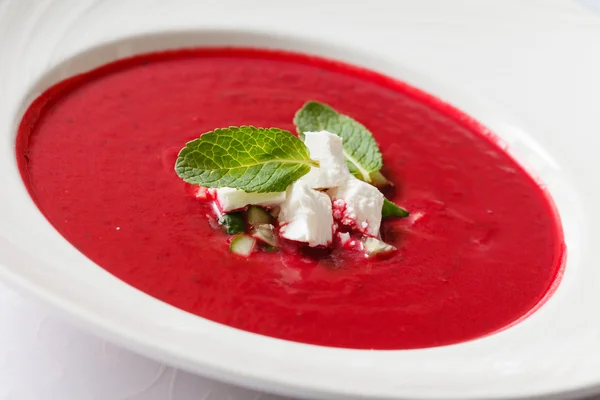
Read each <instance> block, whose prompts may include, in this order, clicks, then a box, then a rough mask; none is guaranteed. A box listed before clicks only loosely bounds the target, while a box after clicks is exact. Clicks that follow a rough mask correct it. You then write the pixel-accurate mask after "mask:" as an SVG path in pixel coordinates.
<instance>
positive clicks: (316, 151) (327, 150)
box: [302, 131, 350, 189]
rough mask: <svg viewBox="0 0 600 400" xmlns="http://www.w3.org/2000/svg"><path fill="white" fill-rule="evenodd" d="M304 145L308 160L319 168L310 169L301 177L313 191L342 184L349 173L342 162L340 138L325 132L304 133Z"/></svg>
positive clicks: (342, 153) (342, 152)
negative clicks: (315, 163) (308, 153)
mask: <svg viewBox="0 0 600 400" xmlns="http://www.w3.org/2000/svg"><path fill="white" fill-rule="evenodd" d="M304 144H305V145H306V147H308V150H309V151H310V158H312V159H313V160H317V161H319V163H320V164H321V166H320V167H319V168H317V167H312V168H311V170H310V172H309V173H308V174H306V175H305V176H303V177H302V179H303V180H304V181H305V182H307V183H308V185H309V186H310V187H311V188H313V189H328V188H332V187H336V186H339V185H341V184H342V183H344V182H345V181H346V180H347V179H348V178H349V177H350V172H349V171H348V167H347V166H346V162H345V161H344V149H343V147H342V138H341V137H339V136H338V135H335V134H333V133H329V132H327V131H320V132H305V133H304Z"/></svg>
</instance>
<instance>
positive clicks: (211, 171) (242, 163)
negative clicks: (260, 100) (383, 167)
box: [175, 126, 319, 193]
mask: <svg viewBox="0 0 600 400" xmlns="http://www.w3.org/2000/svg"><path fill="white" fill-rule="evenodd" d="M318 166H319V163H318V161H314V160H311V158H310V155H309V152H308V148H307V147H306V145H305V144H304V143H303V142H302V141H301V140H300V139H298V138H297V137H296V136H294V135H293V134H292V133H291V132H288V131H284V130H282V129H277V128H268V129H265V128H255V127H253V126H241V127H234V126H232V127H229V128H222V129H215V130H214V131H212V132H207V133H205V134H203V135H202V136H200V138H199V139H195V140H192V141H191V142H189V143H187V144H186V145H185V147H184V148H183V149H181V151H180V152H179V156H178V157H177V161H176V163H175V171H176V172H177V175H179V177H180V178H182V179H183V180H184V181H186V182H188V183H191V184H196V185H201V186H204V187H209V188H219V187H230V188H235V189H241V190H244V191H246V192H261V193H265V192H283V191H284V190H285V189H286V188H287V187H288V186H289V185H290V184H291V183H293V182H295V181H297V180H298V179H300V178H301V177H302V176H304V175H306V174H307V173H308V172H309V171H310V168H311V167H318Z"/></svg>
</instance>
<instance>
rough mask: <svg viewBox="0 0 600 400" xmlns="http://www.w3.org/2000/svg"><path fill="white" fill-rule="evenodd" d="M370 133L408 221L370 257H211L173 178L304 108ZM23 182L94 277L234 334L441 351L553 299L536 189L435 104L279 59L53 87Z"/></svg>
mask: <svg viewBox="0 0 600 400" xmlns="http://www.w3.org/2000/svg"><path fill="white" fill-rule="evenodd" d="M310 99H315V100H318V101H322V102H325V103H328V104H330V105H331V106H333V107H335V108H336V109H337V110H339V111H340V112H343V113H345V114H347V115H351V116H352V117H353V118H354V119H356V120H358V121H360V122H361V123H362V124H364V125H365V126H366V127H368V128H369V130H370V131H371V132H372V133H373V135H374V137H375V139H376V140H377V143H378V144H379V147H380V149H381V152H382V154H383V160H384V169H383V173H384V174H385V176H386V177H388V178H389V179H390V180H391V181H393V182H394V183H395V186H394V188H393V189H392V190H388V191H387V192H386V193H385V194H386V196H388V198H389V199H390V200H393V201H394V202H396V203H398V204H400V205H402V206H403V207H405V208H406V209H408V210H409V211H410V212H411V216H410V217H409V218H405V219H395V220H394V219H391V220H386V221H384V222H383V224H382V228H381V232H382V235H383V236H384V237H385V240H386V242H388V243H390V244H393V245H394V246H396V248H397V249H398V251H397V252H396V253H395V254H394V255H393V256H392V257H389V258H386V259H365V258H360V257H350V256H344V255H343V254H342V255H340V254H338V255H335V254H334V255H324V256H323V257H322V258H319V257H314V256H308V255H304V254H302V253H293V252H292V253H290V252H260V253H255V254H253V255H252V257H248V258H242V257H239V256H236V255H233V254H231V253H230V252H229V249H228V246H227V241H228V240H229V239H228V237H227V235H225V234H224V233H223V231H222V230H220V229H216V228H215V221H214V215H213V210H212V209H211V207H210V206H209V205H208V204H206V203H203V202H199V201H198V200H197V199H195V198H194V196H192V195H191V194H190V190H189V185H186V184H185V183H183V182H182V181H181V179H179V177H178V176H177V174H176V173H175V171H174V169H173V166H174V163H175V159H176V157H177V153H178V151H179V150H180V149H181V147H182V146H183V145H184V144H185V143H186V142H188V141H190V140H192V139H196V138H198V137H199V136H200V135H201V134H203V133H204V132H207V131H211V130H213V129H215V128H218V127H227V126H240V125H254V126H257V127H277V128H281V129H286V130H289V131H292V132H294V131H295V128H294V125H293V122H292V119H293V116H294V113H295V112H296V110H298V108H300V107H301V106H302V104H303V103H305V102H306V101H307V100H310ZM17 158H18V162H19V167H20V171H21V175H22V177H23V180H24V182H25V184H26V186H27V188H28V190H29V193H30V194H31V196H32V198H33V199H34V201H35V202H36V204H37V206H38V207H39V209H40V210H41V212H42V213H43V214H44V215H45V216H46V218H47V219H48V221H50V223H51V224H52V225H53V226H54V227H55V228H56V229H57V230H58V231H59V232H60V233H61V234H62V235H63V236H64V237H65V238H66V239H67V240H68V241H69V242H70V243H72V244H73V246H75V247H76V248H77V249H78V250H79V251H81V252H82V253H83V254H85V255H86V256H87V257H89V258H90V259H91V260H93V261H94V262H95V263H97V264H98V265H99V266H101V267H102V268H104V269H106V270H107V271H109V272H110V273H112V274H114V275H115V276H117V277H118V278H120V279H121V280H123V281H124V282H126V283H127V284H129V285H132V286H134V287H136V288H138V289H140V290H142V291H144V292H146V293H148V294H150V295H152V296H154V297H155V298H158V299H160V300H162V301H164V302H167V303H169V304H171V305H173V306H175V307H178V308H180V309H183V310H185V311H188V312H191V313H194V314H196V315H198V316H201V317H203V318H207V319H210V320H212V321H216V322H219V323H222V324H226V325H229V326H232V327H235V328H239V329H243V330H247V331H250V332H255V333H259V334H263V335H268V336H272V337H276V338H281V339H286V340H293V341H298V342H304V343H311V344H317V345H324V346H335V347H346V348H356V349H411V348H423V347H432V346H440V345H447V344H453V343H458V342H461V341H465V340H470V339H474V338H477V337H481V336H483V335H487V334H490V333H493V332H496V331H498V330H500V329H502V328H504V327H507V326H509V325H511V324H512V323H514V322H516V321H518V320H520V319H521V318H523V317H524V316H526V315H527V314H528V313H530V312H531V311H532V310H534V309H535V307H536V306H538V305H539V304H540V303H541V302H542V301H543V299H544V298H545V297H547V295H548V294H549V293H550V292H551V291H552V289H553V287H555V285H556V283H557V281H558V277H559V275H560V270H561V266H562V261H563V257H564V242H563V237H562V231H561V228H560V222H559V220H558V217H557V215H556V213H555V212H554V208H553V205H552V203H551V200H550V199H549V198H548V196H547V194H546V193H545V192H544V191H543V190H542V189H541V188H540V187H539V185H538V184H537V183H536V182H535V181H534V180H533V179H532V178H531V177H530V176H529V175H528V174H527V173H526V172H525V171H524V170H523V169H522V168H521V167H520V166H519V165H518V164H516V163H515V161H513V159H512V158H511V157H510V156H508V155H507V154H506V153H505V152H504V151H503V150H502V149H500V148H499V146H498V145H497V144H496V143H495V142H494V140H493V138H491V137H489V135H486V133H485V129H483V128H482V127H481V126H479V125H478V124H477V123H476V122H474V121H473V120H472V119H470V118H469V117H467V116H465V115H463V114H462V113H460V112H458V111H456V110H455V109H453V108H452V107H450V106H448V105H446V104H444V103H442V102H441V101H439V100H437V99H435V98H433V97H432V96H429V95H427V94H424V93H423V92H421V91H419V90H417V89H414V88H412V87H410V86H408V85H406V84H404V83H401V82H398V81H396V80H393V79H390V78H387V77H384V76H381V75H379V74H377V73H374V72H370V71H366V70H363V69H360V68H355V67H352V66H349V65H346V64H342V63H338V62H333V61H328V60H324V59H320V58H315V57H310V56H305V55H300V54H293V53H287V52H277V51H267V50H264V51H263V50H250V49H229V48H228V49H225V48H224V49H193V50H178V51H169V52H161V53H153V54H147V55H141V56H136V57H133V58H129V59H125V60H120V61H117V62H114V63H111V64H108V65H106V66H103V67H101V68H99V69H96V70H93V71H91V72H89V73H86V74H83V75H79V76H76V77H73V78H70V79H68V80H66V81H63V82H61V83H59V84H57V85H55V86H54V87H52V88H50V89H49V90H47V91H46V92H45V93H44V94H43V95H41V96H40V97H39V98H38V99H37V100H35V102H34V103H33V104H32V105H31V107H30V108H29V109H28V111H27V112H26V114H25V116H24V118H23V121H22V123H21V125H20V128H19V132H18V138H17Z"/></svg>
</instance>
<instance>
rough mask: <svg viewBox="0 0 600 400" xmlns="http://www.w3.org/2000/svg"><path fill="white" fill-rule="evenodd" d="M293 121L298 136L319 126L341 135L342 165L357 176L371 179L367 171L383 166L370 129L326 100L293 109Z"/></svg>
mask: <svg viewBox="0 0 600 400" xmlns="http://www.w3.org/2000/svg"><path fill="white" fill-rule="evenodd" d="M294 124H295V125H296V130H297V131H298V134H299V135H300V136H301V137H302V136H303V135H302V134H303V132H318V131H323V130H325V131H328V132H331V133H335V134H336V135H338V136H341V137H342V139H343V145H344V156H345V158H346V165H347V166H348V169H349V170H350V172H351V173H352V174H353V175H354V176H356V177H357V178H358V179H361V180H363V181H365V182H369V183H371V181H372V179H371V173H373V172H377V171H379V170H380V169H381V167H382V166H383V160H382V158H381V152H380V151H379V148H378V147H377V143H376V142H375V138H373V135H372V134H371V132H369V130H368V129H367V128H365V127H364V126H363V125H362V124H360V123H359V122H357V121H355V120H354V119H352V118H350V117H348V116H347V115H343V114H340V113H338V112H337V111H335V110H334V109H333V108H331V107H329V106H328V105H326V104H322V103H319V102H317V101H309V102H307V103H306V104H304V106H303V107H302V108H301V109H300V110H298V112H296V115H295V116H294Z"/></svg>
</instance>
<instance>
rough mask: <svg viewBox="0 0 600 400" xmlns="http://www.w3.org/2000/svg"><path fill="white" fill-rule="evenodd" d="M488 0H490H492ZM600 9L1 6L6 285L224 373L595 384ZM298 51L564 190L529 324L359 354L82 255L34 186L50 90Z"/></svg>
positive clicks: (433, 382)
mask: <svg viewBox="0 0 600 400" xmlns="http://www.w3.org/2000/svg"><path fill="white" fill-rule="evenodd" d="M484 3H485V4H484ZM598 43H600V18H598V17H596V16H594V15H593V14H591V13H588V12H587V11H585V10H584V9H583V8H580V7H579V6H578V5H577V4H575V3H574V2H571V1H568V0H556V1H554V2H547V3H545V4H544V3H536V2H520V1H517V0H511V1H503V2H495V3H490V2H477V1H475V0H471V1H468V0H460V1H454V2H452V3H449V2H445V1H442V0H439V1H434V0H429V1H426V2H416V1H394V0H387V1H384V0H371V1H369V2H368V4H367V3H365V2H362V1H361V2H358V1H347V2H342V1H330V2H323V1H318V0H305V1H303V2H302V3H288V2H283V1H279V2H271V1H266V0H264V1H260V2H248V1H243V0H237V1H235V0H227V1H218V2H217V1H215V2H198V1H192V0H189V1H183V0H182V1H170V2H161V1H154V2H149V1H142V0H137V1H135V0H129V1H124V0H121V1H118V0H105V1H100V0H85V1H76V0H72V1H69V0H54V1H41V0H40V1H34V0H31V1H26V2H25V1H19V0H4V1H0V188H1V193H2V195H1V197H0V277H1V278H2V279H4V280H6V281H7V282H9V283H11V284H13V285H15V286H16V287H18V288H20V289H22V290H24V291H26V292H28V293H30V294H31V295H34V296H36V297H38V298H40V299H43V300H44V301H46V302H48V303H50V304H52V305H53V306H55V307H57V308H59V309H60V310H62V311H64V313H65V315H68V316H70V317H71V318H72V319H73V320H74V321H76V322H77V323H79V324H81V325H82V326H85V327H87V328H89V329H90V330H92V331H94V332H96V333H97V334H98V335H101V336H104V337H106V338H108V339H110V340H112V341H114V342H116V343H119V344H121V345H123V346H125V347H128V348H131V349H133V350H135V351H137V352H140V353H143V354H146V355H148V356H151V357H154V358H156V359H159V360H162V361H165V362H168V363H170V364H172V365H175V366H179V367H182V368H184V369H187V370H190V371H193V372H197V373H200V374H203V375H206V376H208V377H211V378H215V379H219V380H223V381H227V382H232V383H236V384H239V385H243V386H248V387H253V388H261V389H263V390H269V391H273V392H276V393H281V394H287V395H294V396H303V397H311V398H328V399H329V398H331V399H359V398H365V397H368V398H374V399H400V398H440V399H442V398H443V399H457V398H461V399H482V398H500V397H513V398H521V397H524V396H551V395H556V396H559V395H567V394H569V395H575V394H578V395H583V394H585V393H591V392H592V391H594V390H600V318H599V317H598V315H599V314H598V313H597V312H596V304H600V290H598V289H597V288H598V285H599V284H600V268H598V265H599V264H600V253H598V252H595V251H594V249H593V247H592V244H593V240H594V239H595V238H599V237H600V235H598V233H597V230H598V227H599V226H600V209H599V208H598V207H597V205H598V204H600V188H599V187H598V186H599V185H598V178H597V171H598V170H599V168H600V157H598V156H597V153H598V150H599V149H600V135H598V132H597V131H598V127H599V126H600V113H599V112H598V105H599V104H600V74H598V71H600V46H599V45H598ZM204 45H238V46H255V47H256V46H258V47H269V48H283V49H289V50H297V51H303V52H308V53H313V54H317V55H322V56H325V57H328V58H336V59H340V60H344V61H347V62H350V63H353V64H357V65H361V66H365V67H368V68H371V69H374V70H377V71H380V72H383V73H385V74H387V75H390V76H393V77H397V78H400V79H402V80H404V81H407V82H408V83H411V84H413V85H415V86H417V87H419V88H421V89H424V90H426V91H428V92H430V93H432V94H434V95H437V96H439V97H440V98H442V99H444V100H446V101H448V102H450V103H451V104H453V105H455V106H457V107H458V108H460V109H462V110H464V111H466V112H467V113H468V114H470V115H472V116H473V117H475V118H476V119H478V120H479V121H481V122H482V123H484V124H485V125H486V126H488V127H489V128H490V129H491V131H493V132H494V133H495V134H497V135H498V136H500V138H502V139H503V141H504V143H506V145H507V148H508V150H509V151H510V152H511V153H512V154H514V155H515V157H516V158H517V159H518V160H520V161H521V162H522V163H523V164H524V165H525V166H526V167H527V168H528V169H529V170H530V171H531V172H532V173H533V174H534V175H535V176H537V177H538V178H539V179H540V181H541V182H542V183H543V184H544V185H546V186H547V188H548V190H549V192H550V193H551V195H552V196H553V198H554V200H555V202H556V205H557V207H558V210H559V213H560V215H561V218H562V222H563V227H564V230H565V238H566V241H567V246H568V259H567V266H566V270H565V274H564V277H563V279H562V282H561V284H560V286H559V287H558V289H557V291H556V293H555V294H554V295H553V296H552V297H551V298H550V299H549V301H547V302H546V303H545V304H544V305H543V306H542V307H541V308H540V309H539V310H537V311H536V312H535V313H533V314H532V315H531V316H530V317H528V318H527V319H525V320H524V321H522V322H520V323H518V324H515V325H514V326H512V327H510V328H509V329H506V330H504V331H502V332H500V333H497V334H495V335H492V336H488V337H485V338H482V339H478V340H474V341H471V342H467V343H462V344H458V345H453V346H446V347H440V348H431V349H424V350H411V351H361V350H345V349H334V348H326V347H318V346H311V345H306V344H300V343H292V342H287V341H282V340H277V339H272V338H268V337H264V336H260V335H255V334H252V333H248V332H243V331H240V330H236V329H233V328H229V327H226V326H223V325H220V324H217V323H214V322H211V321H208V320H205V319H202V318H198V317H196V316H193V315H191V314H188V313H186V312H183V311H180V310H178V309H176V308H174V307H172V306H169V305H167V304H165V303H162V302H160V301H159V300H156V299H154V298H152V297H150V296H148V295H146V294H144V293H141V292H139V291H137V290H135V289H133V288H131V287H130V286H128V285H126V284H124V283H122V282H121V281H119V280H118V279H116V278H115V277H113V276H112V275H110V274H108V273H107V272H105V271H104V270H103V269H102V268H100V267H99V266H97V265H96V264H94V263H92V262H91V261H90V260H88V259H87V258H86V257H85V256H83V255H82V254H80V253H79V252H78V251H76V250H75V249H74V248H73V247H72V246H71V245H70V244H69V243H68V242H67V241H66V240H65V239H63V238H62V236H60V235H59V234H58V233H57V232H56V231H55V230H54V229H53V228H52V227H51V226H50V224H49V223H48V222H47V221H46V220H45V219H44V217H43V216H42V215H41V213H40V212H39V211H38V209H37V208H36V207H35V205H34V203H33V202H32V200H31V199H30V197H29V195H28V194H27V192H26V190H25V187H24V186H23V184H22V182H21V179H20V177H19V173H18V169H17V165H16V159H15V156H14V141H15V132H16V126H17V124H18V122H19V120H20V117H21V115H22V113H23V111H24V110H25V108H26V107H27V105H28V104H29V103H30V102H31V100H32V99H33V98H35V96H36V95H38V94H39V93H40V92H42V91H43V90H44V89H45V88H47V87H48V86H49V85H51V84H52V83H55V82H57V81H59V80H61V79H64V78H66V77H68V76H71V75H73V74H75V73H78V72H82V71H85V70H89V69H91V68H93V67H96V66H99V65H101V64H103V63H106V62H108V61H112V60H114V59H117V58H121V57H124V56H128V55H132V54H136V53H140V52H147V51H152V50H160V49H166V48H174V47H188V46H204Z"/></svg>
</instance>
